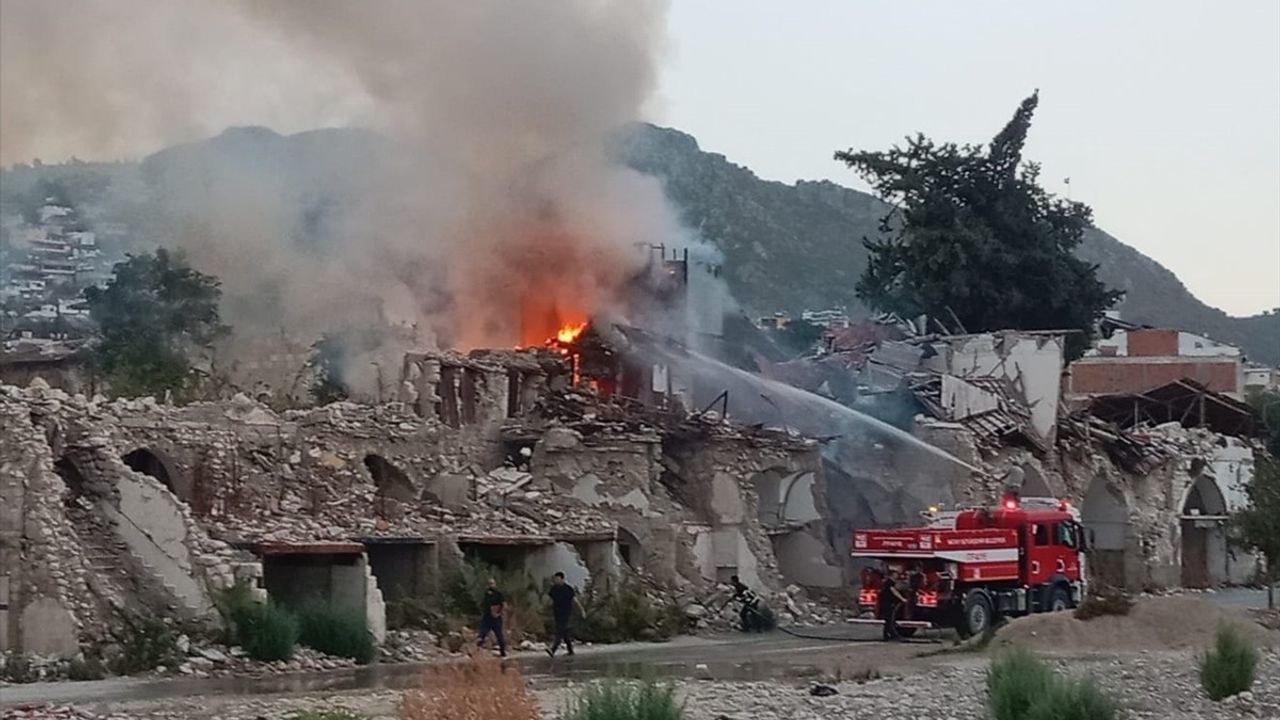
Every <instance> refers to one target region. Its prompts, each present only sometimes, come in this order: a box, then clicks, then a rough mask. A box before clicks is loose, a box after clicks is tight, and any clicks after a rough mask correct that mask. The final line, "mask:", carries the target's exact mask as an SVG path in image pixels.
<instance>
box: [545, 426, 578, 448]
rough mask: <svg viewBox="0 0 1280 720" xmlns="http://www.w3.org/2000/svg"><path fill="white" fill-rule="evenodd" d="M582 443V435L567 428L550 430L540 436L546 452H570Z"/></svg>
mask: <svg viewBox="0 0 1280 720" xmlns="http://www.w3.org/2000/svg"><path fill="white" fill-rule="evenodd" d="M581 442H582V435H581V433H579V432H578V431H577V430H570V429H569V428H551V429H549V430H547V432H546V434H544V435H543V436H542V444H543V447H545V448H546V449H547V450H548V451H556V450H572V449H573V448H576V447H577V446H578V445H579V444H581Z"/></svg>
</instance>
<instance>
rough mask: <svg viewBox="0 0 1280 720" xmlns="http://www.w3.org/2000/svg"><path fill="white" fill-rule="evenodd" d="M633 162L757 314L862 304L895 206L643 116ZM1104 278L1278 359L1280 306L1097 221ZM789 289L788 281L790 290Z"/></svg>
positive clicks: (1168, 322) (1146, 320)
mask: <svg viewBox="0 0 1280 720" xmlns="http://www.w3.org/2000/svg"><path fill="white" fill-rule="evenodd" d="M613 151H614V153H615V155H616V156H617V157H618V159H619V160H621V161H622V162H624V163H625V164H627V165H628V166H630V167H632V168H633V169H635V170H637V171H640V172H643V173H646V174H649V175H653V176H655V177H657V178H659V179H660V180H661V181H662V183H663V187H664V189H665V190H666V192H667V195H668V197H669V198H670V200H671V201H672V203H673V204H675V205H676V206H677V207H678V208H679V209H680V211H681V219H682V220H683V221H684V222H685V223H686V224H687V225H689V226H690V227H691V228H693V229H694V230H697V231H698V232H699V233H701V234H702V235H703V237H704V238H705V239H707V240H709V241H711V242H713V243H714V244H716V245H717V246H718V247H719V248H720V250H721V251H722V252H724V254H725V274H726V276H727V278H728V282H729V285H730V289H731V290H732V291H733V294H734V297H736V298H738V300H739V301H740V302H742V303H743V304H744V305H745V306H746V307H747V308H748V309H749V310H751V311H754V312H758V313H765V314H768V313H772V312H774V311H778V310H781V311H788V312H791V313H798V312H800V311H801V310H804V309H819V308H824V307H830V306H832V305H846V306H847V307H849V308H850V310H851V311H856V310H865V308H864V307H863V306H862V304H861V303H860V302H859V301H858V300H857V297H856V295H855V294H854V289H853V286H854V283H855V282H856V281H857V278H858V276H860V275H861V273H862V269H863V268H864V267H865V266H866V258H867V251H866V248H865V247H864V246H863V244H862V240H863V238H864V237H876V236H877V235H878V234H879V227H878V226H879V220H880V218H881V217H883V215H884V214H885V212H886V211H887V210H888V208H889V206H888V205H886V204H885V203H883V202H881V201H880V200H879V199H878V198H876V197H874V196H872V195H870V194H868V193H865V192H862V191H859V190H855V189H853V188H848V187H845V186H842V185H839V184H838V183H835V182H832V181H830V180H816V181H808V180H799V181H797V182H795V183H794V184H787V183H783V182H780V181H776V180H764V179H761V178H760V177H759V176H757V175H756V174H755V173H754V172H753V171H752V170H751V169H750V168H748V167H745V166H742V165H737V164H735V163H733V162H732V161H730V160H729V159H728V158H726V157H725V156H724V155H722V154H720V153H714V152H708V151H704V150H702V149H701V148H700V147H699V146H698V143H697V139H696V138H694V137H693V136H692V135H689V134H687V133H684V132H682V131H680V130H676V129H673V128H664V127H659V126H657V125H652V124H641V125H638V126H636V127H635V128H633V129H632V130H631V131H630V132H628V133H625V134H623V135H622V136H620V137H619V138H618V139H617V141H616V142H615V147H614V149H613ZM1079 254H1080V256H1081V257H1082V258H1084V259H1086V260H1088V261H1089V262H1091V263H1094V264H1096V265H1098V266H1099V271H1098V272H1099V277H1101V278H1102V280H1103V281H1104V282H1105V283H1107V285H1109V286H1111V287H1114V288H1117V289H1120V290H1124V291H1125V293H1126V294H1125V298H1124V299H1123V300H1122V301H1121V303H1120V305H1119V309H1120V312H1121V315H1122V317H1123V318H1124V319H1126V320H1129V321H1131V322H1135V323H1139V324H1144V325H1155V326H1162V327H1175V328H1180V329H1183V330H1187V331H1189V332H1195V333H1197V334H1203V335H1206V336H1209V337H1212V338H1213V339H1215V340H1219V341H1221V342H1226V343H1230V344H1233V345H1238V346H1240V347H1242V348H1244V349H1245V352H1246V355H1247V356H1248V357H1249V358H1250V359H1253V360H1257V361H1260V362H1264V363H1266V364H1268V365H1278V364H1280V312H1271V313H1261V314H1258V315H1252V316H1244V317H1234V316H1230V315H1228V314H1227V313H1225V312H1223V311H1222V310H1219V309H1218V308H1214V307H1212V306H1210V305H1208V304H1206V303H1204V302H1203V301H1201V300H1199V299H1198V298H1196V297H1195V295H1194V294H1192V293H1191V291H1190V290H1188V289H1187V288H1186V286H1185V285H1184V284H1183V283H1182V281H1181V280H1179V279H1178V277H1177V275H1175V274H1174V273H1173V272H1172V271H1171V270H1169V269H1168V268H1166V267H1164V266H1163V265H1161V264H1160V263H1159V262H1158V261H1156V260H1155V259H1153V258H1151V257H1149V256H1147V255H1144V254H1143V253H1141V252H1140V251H1138V250H1137V249H1135V248H1133V247H1130V246H1128V245H1125V244H1124V243H1123V242H1121V241H1120V240H1118V239H1117V238H1115V237H1113V236H1112V235H1110V234H1108V233H1107V232H1105V231H1103V230H1101V229H1098V228H1093V229H1090V230H1089V231H1088V232H1086V234H1085V238H1084V241H1083V243H1082V244H1081V247H1080V249H1079ZM788 288H790V289H788Z"/></svg>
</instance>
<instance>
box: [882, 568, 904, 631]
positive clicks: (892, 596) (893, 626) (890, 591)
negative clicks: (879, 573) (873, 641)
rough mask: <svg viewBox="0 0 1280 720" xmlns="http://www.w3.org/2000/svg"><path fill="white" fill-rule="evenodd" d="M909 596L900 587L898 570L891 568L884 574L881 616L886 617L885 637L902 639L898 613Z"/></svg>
mask: <svg viewBox="0 0 1280 720" xmlns="http://www.w3.org/2000/svg"><path fill="white" fill-rule="evenodd" d="M906 602H907V598H906V597H905V596H903V594H902V591H901V590H899V589H898V571H897V570H890V571H889V572H888V573H886V574H885V576H884V584H883V585H881V586H880V616H881V617H883V618H884V639H885V640H901V639H902V636H901V635H900V634H898V613H900V612H902V606H903V605H904V604H906Z"/></svg>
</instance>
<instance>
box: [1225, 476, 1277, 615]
mask: <svg viewBox="0 0 1280 720" xmlns="http://www.w3.org/2000/svg"><path fill="white" fill-rule="evenodd" d="M1245 492H1246V494H1247V495H1248V497H1249V504H1248V505H1247V506H1246V507H1245V509H1244V510H1241V511H1239V512H1237V513H1235V515H1234V516H1233V517H1232V519H1231V523H1232V528H1233V530H1234V533H1233V540H1234V541H1235V543H1236V544H1237V545H1239V546H1241V547H1244V548H1247V549H1250V550H1255V551H1257V552H1260V553H1262V555H1263V557H1264V558H1266V563H1267V568H1266V572H1265V574H1264V576H1263V579H1264V580H1265V581H1266V583H1267V607H1268V608H1271V609H1274V608H1275V597H1274V594H1273V592H1272V588H1273V586H1274V585H1275V583H1276V581H1277V580H1280V461H1277V460H1276V458H1274V457H1268V456H1266V455H1260V456H1259V457H1258V458H1257V461H1256V462H1255V463H1254V469H1253V479H1252V480H1250V481H1249V484H1248V485H1247V486H1245Z"/></svg>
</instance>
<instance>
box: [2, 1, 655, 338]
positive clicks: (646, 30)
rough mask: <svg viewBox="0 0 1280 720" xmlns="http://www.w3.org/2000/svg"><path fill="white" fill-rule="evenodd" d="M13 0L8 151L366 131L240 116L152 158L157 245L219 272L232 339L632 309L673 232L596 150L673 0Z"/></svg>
mask: <svg viewBox="0 0 1280 720" xmlns="http://www.w3.org/2000/svg"><path fill="white" fill-rule="evenodd" d="M3 8H4V10H3V13H4V14H3V23H2V26H3V28H4V29H3V36H2V37H0V40H2V41H3V42H0V47H2V48H3V50H2V51H3V56H2V59H3V63H2V66H3V78H2V79H3V87H2V88H0V92H2V93H3V96H2V97H0V127H3V137H2V138H0V148H2V150H0V162H4V163H10V162H14V161H18V160H26V159H29V158H30V157H32V156H33V155H35V154H37V153H41V154H44V155H45V159H46V160H48V159H50V157H55V158H56V157H58V156H59V155H61V156H66V155H70V154H73V153H74V154H79V155H81V156H86V155H88V156H96V157H106V158H111V157H118V156H121V155H128V154H136V153H139V152H142V151H143V150H149V149H154V148H155V147H157V146H160V145H164V144H167V143H171V142H175V141H184V140H191V139H194V138H198V137H202V136H205V135H208V134H212V133H214V132H217V131H218V130H219V129H221V128H222V127H225V126H227V125H245V124H263V125H269V126H272V127H274V128H277V129H283V130H286V131H295V130H298V129H303V128H314V127H318V126H323V125H331V124H337V125H350V126H360V127H366V128H370V129H372V130H374V131H376V133H377V136H376V138H374V137H367V136H365V135H362V134H358V133H354V131H352V132H349V134H346V135H334V134H328V135H325V136H323V138H321V137H316V138H308V137H307V136H294V137H291V138H289V139H288V143H287V145H282V144H281V138H279V137H276V136H274V135H273V134H271V133H266V132H265V131H252V130H243V131H237V132H234V133H227V134H225V135H223V136H220V137H219V138H217V139H215V141H213V142H212V143H209V144H207V145H204V146H191V147H178V148H174V149H172V150H169V151H166V152H165V153H161V154H160V155H158V156H155V157H153V158H151V159H150V160H149V161H148V163H146V164H144V177H145V178H146V179H148V181H149V187H150V188H151V189H152V193H153V197H152V198H151V200H152V201H153V202H154V203H155V206H154V208H153V209H154V210H155V211H154V212H152V213H150V215H151V220H150V223H151V226H150V228H149V231H148V235H149V237H150V239H151V240H153V241H154V242H157V243H163V244H168V245H176V246H179V247H182V248H185V249H186V250H187V252H188V255H189V257H190V258H191V259H192V262H193V264H194V265H196V266H197V267H198V268H199V269H202V270H204V271H206V272H211V273H214V274H217V275H218V276H219V277H220V278H221V279H222V281H223V283H224V289H225V292H226V300H227V303H226V304H227V313H228V320H229V321H230V322H231V323H232V324H233V325H234V326H236V327H237V328H238V329H239V331H240V332H241V333H242V334H250V333H252V332H254V331H258V332H259V334H260V335H262V334H266V335H270V334H271V333H283V334H288V335H290V336H293V337H307V336H312V337H314V336H317V335H319V334H321V333H326V332H328V333H335V332H336V333H341V332H344V331H363V330H366V329H367V328H368V327H370V326H373V325H379V324H380V325H382V326H394V327H399V328H401V333H400V334H401V336H402V338H404V339H405V341H406V342H411V343H418V344H423V343H440V344H450V345H456V346H459V347H464V348H465V347H475V346H511V345H517V344H531V343H538V342H541V341H542V340H544V339H545V338H547V337H548V336H550V335H552V334H554V332H555V330H556V328H557V327H558V326H560V325H563V324H568V323H574V322H581V321H582V320H585V319H586V318H587V316H588V315H590V314H593V313H596V312H601V311H610V310H613V311H618V310H619V308H617V307H614V304H615V303H616V302H617V292H618V290H619V288H620V287H621V286H623V285H624V284H625V282H626V280H627V279H628V278H629V277H630V276H631V275H632V274H634V273H635V272H636V270H637V269H638V267H639V266H640V264H642V263H643V262H644V259H645V256H644V254H643V253H640V252H637V251H636V249H635V246H636V245H637V244H643V245H648V244H651V243H657V242H667V243H668V244H671V243H673V242H674V241H677V240H678V238H679V237H680V232H679V228H678V224H677V222H676V220H675V218H674V216H673V214H672V213H671V211H670V209H669V208H668V207H667V205H666V203H665V201H664V199H663V195H662V191H661V188H660V187H658V185H657V183H656V182H655V181H653V180H651V179H648V178H645V177H643V176H640V175H639V174H636V173H633V172H630V171H627V170H625V169H622V168H619V167H617V166H615V165H613V164H611V163H610V162H609V161H608V160H607V159H606V157H605V147H606V142H607V138H608V137H609V135H610V134H611V133H613V132H615V131H616V130H617V129H618V128H619V127H621V126H623V125H625V124H627V123H629V122H632V121H635V120H637V119H639V118H640V117H641V115H642V112H643V109H644V106H645V104H646V102H647V100H648V99H649V97H650V95H651V94H652V91H653V88H654V81H655V61H656V58H657V55H658V53H659V52H660V50H661V47H662V33H663V30H664V24H665V7H664V3H662V2H657V1H652V0H618V1H616V2H605V1H604V0H560V1H557V2H551V3H540V2H508V1H506V0H468V1H467V2H451V1H444V0H432V1H426V2H422V1H418V2H410V1H408V0H405V1H403V2H401V1H397V0H376V1H373V2H344V1H339V0H307V1H302V0H298V1H290V0H274V1H273V2H251V1H249V0H243V1H240V0H236V1H233V2H224V3H215V2H190V1H188V0H179V1H177V2H172V3H162V4H159V5H156V4H152V3H141V2H132V1H130V0H98V1H88V2H59V3H41V2H35V1H33V2H25V1H24V0H15V1H13V2H11V1H10V0H6V1H5V2H4V4H3ZM383 139H385V140H383ZM308 142H311V143H312V146H310V147H307V146H306V144H307V143H308ZM326 143H328V144H330V145H340V146H341V147H328V146H325V147H319V148H317V147H314V145H315V144H321V145H325V144H326ZM281 147H285V149H284V150H281V149H280V148H281ZM304 149H305V150H307V152H303V150H304ZM317 157H319V158H322V160H320V161H317V160H315V158H317ZM307 158H310V159H307ZM309 163H310V164H309ZM317 165H318V166H317Z"/></svg>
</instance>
